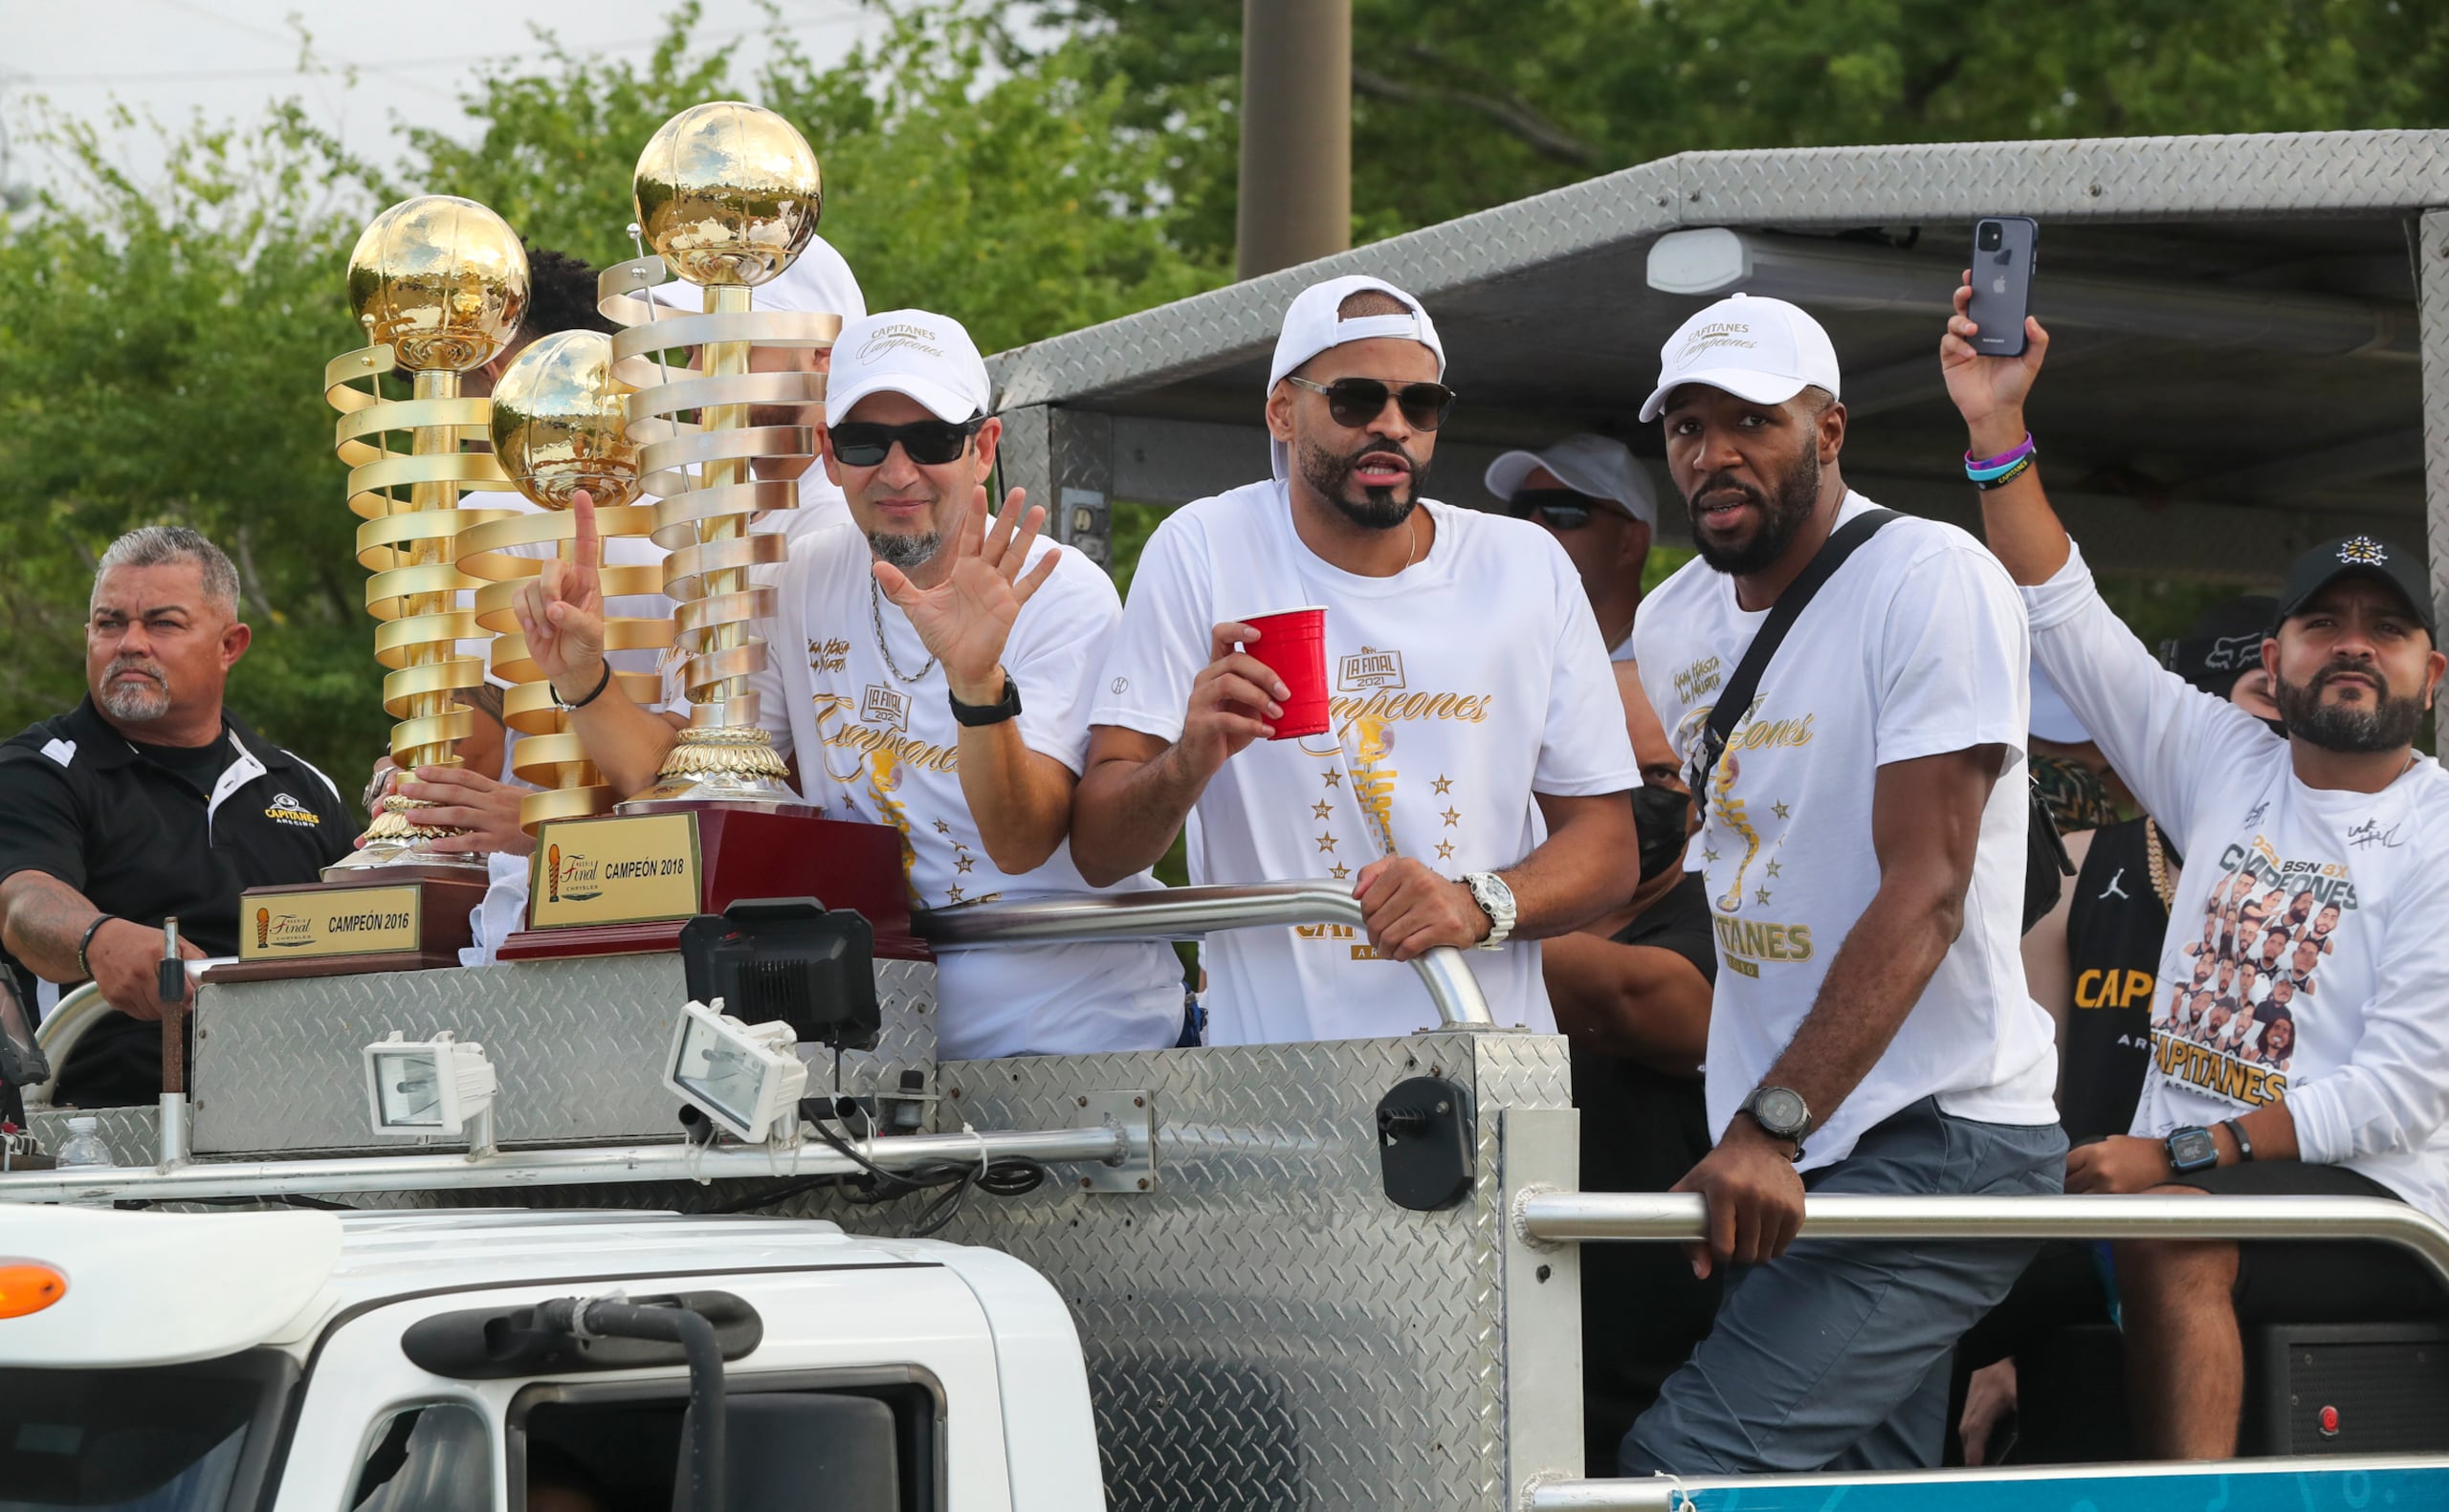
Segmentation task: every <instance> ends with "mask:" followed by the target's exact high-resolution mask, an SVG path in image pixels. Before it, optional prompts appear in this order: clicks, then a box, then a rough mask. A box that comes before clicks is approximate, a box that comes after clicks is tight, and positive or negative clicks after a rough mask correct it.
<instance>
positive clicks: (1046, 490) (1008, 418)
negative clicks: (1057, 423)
mask: <svg viewBox="0 0 2449 1512" xmlns="http://www.w3.org/2000/svg"><path fill="white" fill-rule="evenodd" d="M1053 413H1054V411H1053V410H1051V409H1049V408H1048V407H1047V406H1046V405H1026V406H1024V407H1021V408H1005V409H1004V410H1003V411H1001V412H1000V413H999V414H998V416H997V418H998V419H1000V420H1002V421H1003V422H1004V439H1003V440H1002V441H1001V442H999V443H997V445H996V448H995V473H996V483H997V488H996V502H997V503H998V504H999V505H1000V504H1001V503H1002V502H1003V495H1004V494H1005V493H1010V492H1011V491H1012V490H1014V489H1021V490H1024V491H1025V492H1026V493H1027V494H1028V496H1029V497H1030V498H1031V499H1033V500H1040V501H1043V500H1048V499H1051V498H1053V497H1054V473H1053V465H1054V458H1053V454H1052V449H1051V443H1050V441H1049V439H1048V434H1047V429H1048V424H1049V421H1048V417H1049V416H1051V415H1052V414H1053Z"/></svg>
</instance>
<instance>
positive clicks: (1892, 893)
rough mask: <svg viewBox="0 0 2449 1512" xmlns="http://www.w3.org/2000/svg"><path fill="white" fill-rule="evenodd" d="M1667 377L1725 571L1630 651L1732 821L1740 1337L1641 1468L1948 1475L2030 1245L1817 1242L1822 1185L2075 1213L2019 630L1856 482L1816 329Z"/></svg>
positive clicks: (1715, 878)
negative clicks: (1979, 1360)
mask: <svg viewBox="0 0 2449 1512" xmlns="http://www.w3.org/2000/svg"><path fill="white" fill-rule="evenodd" d="M1660 367H1661V371H1660V374H1659V381H1658V386H1657V388H1656V389H1655V390H1654V391H1653V392H1652V393H1651V395H1650V397H1649V399H1648V401H1647V403H1645V404H1644V405H1643V407H1642V412H1641V417H1642V419H1644V421H1648V420H1659V421H1662V422H1663V424H1664V426H1665V428H1666V463H1667V471H1668V472H1669V474H1670V475H1671V476H1672V478H1673V479H1674V482H1675V486H1676V488H1677V490H1678V491H1679V492H1680V493H1682V494H1683V495H1684V501H1685V506H1686V508H1687V509H1688V512H1689V514H1690V516H1691V522H1692V537H1693V541H1694V543H1695V544H1696V545H1697V546H1698V547H1699V549H1700V558H1699V559H1698V560H1696V561H1693V562H1691V563H1690V564H1688V566H1686V567H1685V568H1684V569H1683V570H1682V571H1681V572H1678V573H1677V574H1676V575H1675V576H1674V577H1672V578H1670V579H1668V580H1667V581H1666V582H1665V583H1662V584H1661V585H1660V586H1659V587H1658V589H1657V590H1656V591H1655V592H1653V593H1651V594H1650V595H1649V596H1648V597H1647V598H1646V599H1645V600H1644V601H1643V603H1642V608H1641V614H1640V616H1639V618H1638V619H1636V620H1635V621H1634V624H1633V642H1634V653H1635V660H1636V661H1638V662H1639V663H1640V665H1641V669H1642V683H1643V686H1644V688H1646V689H1647V690H1648V691H1649V695H1650V701H1651V703H1652V704H1653V705H1654V706H1655V707H1656V708H1657V710H1658V712H1659V715H1660V717H1661V718H1662V719H1663V720H1664V721H1665V722H1666V727H1667V729H1668V731H1669V732H1670V733H1671V734H1673V735H1674V736H1675V738H1676V739H1677V742H1678V744H1679V746H1680V747H1681V749H1682V752H1683V755H1684V756H1685V758H1686V759H1687V760H1688V761H1689V762H1690V763H1691V764H1692V766H1693V768H1694V775H1693V777H1692V781H1691V785H1692V789H1693V791H1694V793H1695V794H1696V795H1705V796H1706V800H1707V802H1708V805H1709V807H1708V818H1707V822H1706V823H1705V824H1704V825H1703V827H1702V829H1701V832H1700V834H1699V835H1698V836H1697V837H1696V838H1695V840H1694V842H1693V844H1692V847H1691V853H1690V854H1691V856H1692V859H1693V865H1694V866H1695V868H1696V869H1698V870H1700V871H1702V872H1703V873H1704V874H1705V875H1706V876H1707V878H1708V881H1709V896H1710V908H1711V910H1712V911H1713V912H1714V914H1715V915H1716V918H1715V932H1716V935H1717V943H1718V953H1719V956H1720V961H1719V966H1720V970H1719V972H1718V974H1717V983H1716V990H1715V996H1714V999H1713V1001H1712V1003H1711V1005H1710V1037H1709V1047H1708V1053H1707V1055H1706V1057H1705V1058H1704V1063H1705V1064H1706V1066H1707V1071H1706V1074H1705V1084H1706V1089H1707V1093H1708V1099H1709V1113H1710V1129H1711V1132H1712V1133H1713V1134H1714V1135H1715V1137H1716V1140H1717V1143H1716V1146H1715V1148H1714V1149H1712V1150H1710V1152H1709V1154H1708V1155H1707V1156H1706V1157H1705V1158H1703V1159H1702V1160H1701V1161H1700V1162H1699V1163H1698V1164H1697V1165H1695V1166H1694V1167H1693V1168H1692V1169H1691V1171H1690V1172H1688V1174H1687V1175H1686V1176H1685V1177H1684V1179H1683V1180H1682V1181H1680V1182H1678V1183H1677V1184H1676V1187H1675V1190H1677V1191H1679V1192H1697V1193H1700V1194H1703V1196H1704V1197H1705V1198H1706V1199H1707V1204H1708V1211H1709V1229H1708V1232H1709V1238H1708V1241H1707V1243H1706V1245H1696V1246H1694V1247H1693V1251H1692V1253H1693V1261H1694V1265H1695V1268H1696V1269H1699V1270H1701V1271H1703V1272H1704V1273H1709V1272H1714V1271H1716V1270H1719V1269H1721V1268H1729V1269H1728V1277H1727V1284H1726V1296H1725V1300H1724V1302H1723V1303H1722V1304H1720V1306H1719V1309H1718V1313H1717V1318H1716V1323H1715V1326H1714V1327H1713V1328H1712V1330H1711V1331H1710V1336H1709V1337H1708V1338H1706V1339H1704V1340H1703V1341H1702V1342H1701V1344H1700V1346H1699V1347H1698V1348H1696V1349H1695V1350H1694V1351H1693V1354H1692V1358H1691V1360H1690V1362H1689V1363H1688V1364H1687V1365H1686V1366H1685V1367H1684V1368H1683V1369H1682V1370H1679V1371H1677V1372H1676V1373H1675V1374H1674V1375H1673V1376H1671V1377H1669V1378H1668V1379H1667V1381H1666V1385H1665V1386H1664V1387H1663V1388H1662V1389H1661V1391H1660V1395H1659V1401H1658V1405H1657V1406H1655V1407H1653V1408H1651V1409H1650V1410H1649V1411H1648V1412H1647V1413H1644V1414H1643V1415H1642V1417H1641V1418H1640V1419H1639V1420H1637V1421H1636V1422H1635V1423H1634V1424H1633V1427H1632V1431H1631V1432H1630V1433H1629V1434H1627V1435H1625V1437H1624V1440H1623V1445H1622V1454H1621V1462H1622V1467H1623V1468H1624V1469H1625V1470H1626V1471H1627V1472H1630V1473H1644V1472H1647V1473H1661V1472H1664V1473H1667V1474H1673V1475H1736V1474H1754V1473H1761V1472H1792V1471H1804V1470H1818V1469H1821V1468H1838V1469H1873V1470H1885V1469H1903V1468H1910V1467H1918V1466H1926V1465H1933V1464H1936V1463H1937V1462H1938V1457H1939V1453H1940V1447H1941V1443H1942V1440H1943V1438H1944V1435H1945V1428H1946V1415H1947V1399H1948V1362H1949V1359H1950V1355H1951V1352H1952V1351H1953V1348H1954V1345H1955V1343H1956V1340H1957V1339H1958V1337H1960V1336H1961V1335H1962V1334H1963V1333H1964V1332H1965V1330H1966V1329H1968V1328H1970V1327H1971V1326H1973V1325H1974V1324H1975V1322H1977V1321H1978V1320H1979V1319H1980V1318H1981V1317H1982V1316H1983V1314H1985V1313H1987V1312H1988V1311H1989V1310H1990V1308H1991V1307H1992V1306H1993V1305H1995V1304H1997V1302H1998V1300H1999V1299H2000V1298H2002V1297H2004V1296H2005V1295H2006V1294H2007V1290H2008V1288H2009V1287H2010V1286H2011V1285H2012V1284H2013V1283H2014V1282H2015V1279H2016V1277H2017V1275H2018V1273H2019V1272H2020V1271H2021V1270H2022V1269H2023V1266H2024V1263H2025V1261H2026V1260H2028V1259H2029V1258H2030V1257H2031V1255H2032V1253H2033V1249H2034V1246H2032V1245H2028V1244H1926V1243H1887V1242H1854V1243H1837V1242H1828V1241H1820V1240H1806V1241H1804V1242H1801V1243H1796V1242H1795V1235H1796V1230H1797V1229H1798V1226H1799V1225H1800V1223H1801V1221H1802V1211H1803V1194H1804V1193H1805V1192H1806V1191H1809V1192H1819V1193H1835V1192H1846V1193H1873V1194H1968V1195H1987V1196H2002V1195H2022V1194H2039V1193H2048V1192H2055V1191H2056V1190H2057V1189H2058V1186H2059V1179H2060V1172H2061V1169H2062V1165H2063V1160H2064V1156H2065V1150H2066V1139H2065V1135H2064V1134H2063V1131H2062V1130H2061V1129H2060V1128H2059V1125H2058V1111H2057V1107H2056V1106H2055V1104H2054V1102H2053V1100H2052V1097H2051V1092H2052V1089H2053V1086H2054V1085H2055V1083H2056V1081H2057V1056H2056V1051H2055V1048H2054V1045H2053V1043H2052V1031H2051V1026H2050V1020H2049V1017H2048V1015H2047V1014H2045V1013H2043V1012H2042V1011H2041V1008H2040V1007H2039V1006H2038V1005H2037V1004H2035V1003H2034V1002H2033V1001H2032V997H2031V995H2030V994H2029V993H2028V992H2027V991H2026V988H2025V983H2024V975H2023V963H2022V960H2021V958H2020V956H2019V953H2018V951H2017V940H2018V936H2019V933H2020V926H2021V923H2022V917H2021V910H2022V903H2023V880H2024V879H2023V867H2024V849H2025V842H2026V826H2027V823H2028V817H2027V810H2026V804H2027V799H2026V796H2025V795H2026V790H2027V783H2026V779H2025V777H2024V749H2023V748H2024V742H2025V739H2026V738H2027V735H2028V733H2029V731H2030V728H2031V726H2030V720H2029V717H2028V701H2029V692H2028V688H2027V677H2028V673H2029V666H2030V647H2029V644H2028V640H2027V637H2026V634H2025V630H2024V619H2023V614H2022V612H2021V606H2020V605H2019V603H2017V601H2016V592H2015V585H2014V584H2013V583H2012V582H2010V581H2008V579H2007V575H2006V574H2005V573H2004V572H2003V571H2001V570H2000V568H1999V566H1998V563H1997V561H1996V560H1995V559H1992V558H1991V556H1990V555H1989V553H1987V552H1985V551H1983V550H1982V549H1981V543H1980V542H1979V541H1976V540H1975V539H1974V538H1973V537H1971V536H1969V535H1967V534H1965V533H1964V532H1963V531H1960V530H1957V529H1956V528H1954V527H1953V526H1952V525H1942V524H1939V523H1937V522H1935V521H1931V520H1923V519H1914V518H1910V517H1908V516H1903V515H1875V514H1874V509H1875V507H1874V506H1873V505H1872V503H1871V501H1870V500H1868V499H1866V498H1864V497H1863V496H1861V495H1860V494H1858V493H1852V492H1851V491H1850V490H1848V489H1847V488H1846V487H1845V483H1844V479H1843V478H1842V476H1841V475H1840V472H1839V466H1838V458H1839V454H1840V452H1841V451H1842V449H1843V447H1844V443H1845V406H1844V405H1843V404H1842V403H1841V401H1840V396H1839V383H1840V374H1839V369H1838V363H1837V353H1836V350H1835V348H1834V347H1833V346H1832V345H1831V344H1830V343H1829V340H1828V335H1827V333H1826V332H1825V331H1823V330H1821V329H1820V323H1819V322H1818V321H1816V320H1814V319H1813V318H1811V317H1810V316H1809V315H1806V314H1805V313H1804V312H1803V311H1801V310H1799V309H1798V308H1796V307H1795V306H1794V305H1791V304H1788V303H1786V302H1784V301H1783V300H1779V299H1767V298H1747V297H1745V296H1741V295H1737V296H1734V297H1733V298H1731V299H1725V300H1721V301H1719V302H1718V303H1716V304H1714V305H1711V306H1710V307H1709V308H1708V309H1705V310H1703V311H1701V312H1700V313H1699V314H1698V315H1695V316H1694V317H1692V318H1691V319H1689V320H1688V321H1686V322H1685V324H1684V326H1683V328H1682V329H1680V330H1678V331H1677V332H1676V333H1675V335H1674V336H1673V337H1671V338H1669V339H1668V340H1667V343H1666V348H1665V349H1664V351H1663V352H1662V353H1661V354H1660ZM1857 521H1860V522H1861V523H1860V524H1859V525H1858V524H1856V522H1857ZM1840 531H1844V532H1846V533H1847V535H1846V537H1845V538H1844V540H1843V541H1842V542H1839V543H1838V544H1839V546H1840V548H1841V549H1842V548H1844V547H1848V546H1850V547H1851V548H1852V555H1851V556H1849V557H1844V558H1843V559H1842V561H1841V563H1840V564H1839V565H1838V566H1836V567H1835V568H1834V570H1833V572H1832V573H1831V574H1830V575H1829V576H1828V577H1827V578H1826V581H1825V584H1824V587H1823V588H1822V589H1821V590H1820V591H1819V592H1818V593H1817V594H1815V595H1813V596H1812V597H1810V598H1809V599H1808V600H1807V602H1806V606H1804V607H1802V608H1801V610H1800V613H1799V614H1798V615H1795V614H1794V613H1793V605H1792V604H1789V603H1781V602H1780V601H1781V600H1784V599H1785V597H1786V595H1788V594H1789V593H1791V592H1793V591H1795V588H1796V584H1797V580H1798V578H1800V577H1801V576H1802V574H1803V573H1804V572H1805V570H1806V569H1808V568H1810V567H1812V565H1813V563H1814V559H1815V558H1817V557H1819V555H1820V552H1821V551H1822V550H1823V549H1826V548H1828V547H1829V545H1830V543H1831V538H1832V537H1834V536H1835V535H1836V534H1837V533H1838V532H1840ZM1864 532H1868V534H1867V535H1865V534H1864ZM1773 610H1783V611H1784V612H1785V615H1786V616H1789V617H1791V618H1792V633H1791V634H1789V635H1787V636H1786V638H1785V639H1784V641H1783V642H1782V643H1781V644H1779V645H1778V646H1777V647H1776V653H1775V655H1774V656H1773V657H1772V658H1771V660H1770V661H1769V663H1768V666H1767V669H1766V671H1765V672H1764V673H1763V675H1762V676H1761V677H1760V678H1759V681H1758V683H1757V686H1756V690H1755V691H1754V694H1753V696H1752V697H1751V698H1750V699H1749V700H1748V701H1747V702H1746V703H1745V705H1744V707H1742V708H1740V709H1737V710H1732V711H1730V712H1732V714H1733V715H1734V717H1733V718H1732V721H1731V722H1730V723H1728V724H1726V725H1725V726H1724V727H1723V730H1724V744H1723V747H1722V748H1721V747H1718V746H1717V745H1716V744H1715V742H1713V741H1708V740H1704V739H1703V738H1702V737H1703V735H1704V734H1705V733H1706V732H1708V731H1709V730H1710V728H1711V719H1712V714H1713V713H1714V712H1716V711H1717V708H1718V705H1719V704H1720V703H1721V701H1722V700H1723V699H1724V698H1725V696H1726V690H1727V687H1728V684H1729V683H1730V682H1731V681H1732V678H1733V676H1734V673H1735V669H1736V668H1738V667H1739V666H1740V665H1741V664H1742V663H1743V660H1744V656H1745V653H1746V651H1747V650H1748V649H1749V648H1750V647H1751V646H1752V643H1753V639H1754V635H1755V634H1756V633H1758V632H1759V631H1760V629H1761V627H1762V625H1764V624H1766V623H1769V622H1770V620H1771V614H1772V611H1773ZM1720 750H1722V752H1723V754H1722V755H1720V754H1718V752H1719V751H1720ZM2118 770H2119V771H2121V772H2122V771H2124V770H2125V769H2124V768H2123V767H2122V766H2121V767H2119V768H2118ZM2153 812H2155V813H2156V812H2157V810H2156V809H2155V810H2154V811H2153ZM2180 979H2182V978H2180ZM1730 1267H1731V1268H1730Z"/></svg>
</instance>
